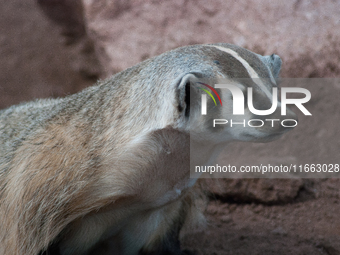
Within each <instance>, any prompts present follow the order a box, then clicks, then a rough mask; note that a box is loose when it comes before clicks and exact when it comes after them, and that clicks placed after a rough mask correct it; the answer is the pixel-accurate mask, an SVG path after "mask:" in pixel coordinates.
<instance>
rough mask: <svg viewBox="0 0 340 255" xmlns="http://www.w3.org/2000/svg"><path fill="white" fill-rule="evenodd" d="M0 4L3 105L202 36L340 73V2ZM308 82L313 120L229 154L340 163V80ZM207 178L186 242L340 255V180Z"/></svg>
mask: <svg viewBox="0 0 340 255" xmlns="http://www.w3.org/2000/svg"><path fill="white" fill-rule="evenodd" d="M0 13H1V15H0V26H1V28H2V29H1V32H0V54H1V60H2V61H1V63H0V109H1V108H4V107H7V106H9V105H12V104H16V103H19V102H22V101H27V100H32V99H34V98H41V97H50V96H53V97H58V96H65V95H67V94H70V93H75V92H77V91H79V90H81V89H82V88H84V87H87V86H90V85H92V84H93V83H94V82H95V81H96V80H97V79H98V78H99V77H100V78H106V77H108V76H109V75H111V74H113V73H116V72H118V71H121V70H123V69H125V68H127V67H129V66H131V65H134V64H136V63H138V62H140V61H142V60H144V59H146V58H149V57H152V56H155V55H157V54H160V53H162V52H164V51H166V50H169V49H173V48H176V47H179V46H184V45H188V44H196V43H215V42H229V43H234V44H237V45H240V46H242V47H245V48H248V49H250V50H252V51H254V52H257V53H260V54H272V53H274V52H275V53H277V54H279V55H280V56H281V57H282V59H283V61H284V64H283V70H282V76H283V77H304V78H307V77H314V78H315V77H340V64H339V63H340V43H339V42H340V30H339V25H340V18H339V17H340V2H339V1H332V0H325V1H316V0H311V1H307V0H287V1H281V2H280V1H271V2H268V1H265V0H249V1H245V0H243V1H232V0H228V1H224V0H213V1H209V3H207V1H204V0H197V1H196V0H174V1H153V0H145V1H144V0H143V1H141V0H138V1H131V0H112V1H107V0H86V1H85V0H77V1H73V0H38V1H36V2H34V1H25V2H24V1H20V0H13V1H2V2H1V3H0ZM310 89H311V91H312V100H311V102H310V103H309V105H308V109H311V111H312V112H313V116H314V117H313V118H310V119H308V118H304V116H299V117H300V123H299V126H298V127H297V128H296V129H295V130H294V131H292V132H290V133H289V134H287V136H285V137H284V138H282V139H280V140H278V141H275V142H273V143H269V144H245V143H237V144H233V145H231V146H230V147H229V148H228V150H227V151H226V153H225V154H224V155H226V156H224V157H222V158H221V160H222V161H225V162H230V161H231V160H233V162H234V164H235V165H240V164H245V163H249V162H250V163H251V164H255V163H261V162H267V163H268V162H269V163H271V164H281V163H284V164H299V163H301V162H304V163H311V162H310V161H311V160H315V159H320V160H324V161H326V162H331V161H332V162H333V161H334V163H340V162H339V161H338V155H339V149H340V143H339V136H340V131H339V130H340V129H339V127H338V123H339V122H340V115H339V113H338V110H339V108H340V103H339V100H338V97H339V96H338V95H340V93H339V92H340V86H339V85H338V84H335V85H334V86H333V85H332V86H327V87H316V86H314V87H313V86H312V87H310ZM319 123H326V124H325V125H324V126H323V127H320V124H319ZM254 162H255V163H254ZM250 163H249V164H250ZM202 183H204V185H203V186H204V187H205V188H204V189H205V192H206V193H207V194H208V196H209V203H208V207H207V209H206V212H205V213H206V216H207V219H208V225H207V228H206V229H205V230H203V231H198V232H193V233H190V234H189V235H187V236H185V237H184V238H183V240H182V244H183V248H186V249H188V250H191V251H195V252H197V254H217V255H219V254H221V255H224V254H242V255H243V254H245V255H248V254H275V255H280V254H298V255H299V254H306V255H309V254H312V255H313V254H325V255H327V254H328V255H336V254H340V217H339V214H340V213H339V212H340V180H339V179H280V180H277V179H237V180H233V179H222V180H215V179H211V180H208V181H202Z"/></svg>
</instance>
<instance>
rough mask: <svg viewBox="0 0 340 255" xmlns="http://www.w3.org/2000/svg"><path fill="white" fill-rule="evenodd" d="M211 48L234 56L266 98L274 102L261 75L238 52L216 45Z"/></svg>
mask: <svg viewBox="0 0 340 255" xmlns="http://www.w3.org/2000/svg"><path fill="white" fill-rule="evenodd" d="M209 47H214V48H216V49H219V50H221V51H224V52H226V53H228V54H230V55H232V56H233V57H234V58H236V59H237V60H238V61H240V63H241V64H242V65H243V66H244V68H245V69H246V70H247V72H248V74H249V76H250V77H251V78H253V79H255V80H253V81H254V82H255V83H256V85H257V86H259V88H260V89H261V90H262V91H263V92H264V93H265V94H266V96H267V97H268V98H269V99H270V101H272V94H271V92H270V91H269V90H268V88H267V87H266V86H265V85H264V84H263V83H262V82H261V80H260V79H259V78H260V77H259V75H258V74H257V73H256V72H255V70H254V69H253V68H252V67H251V66H250V65H249V64H248V62H247V61H245V60H244V59H243V58H241V56H240V55H239V54H238V53H237V52H236V51H233V50H232V49H228V48H224V47H221V46H216V45H209Z"/></svg>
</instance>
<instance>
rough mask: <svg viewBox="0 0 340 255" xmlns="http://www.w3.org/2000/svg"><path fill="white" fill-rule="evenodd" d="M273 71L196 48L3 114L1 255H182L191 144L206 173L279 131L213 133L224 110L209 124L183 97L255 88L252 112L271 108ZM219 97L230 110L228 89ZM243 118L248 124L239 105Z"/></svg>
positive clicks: (189, 205)
mask: <svg viewBox="0 0 340 255" xmlns="http://www.w3.org/2000/svg"><path fill="white" fill-rule="evenodd" d="M280 67H281V59H280V58H279V57H278V56H277V55H271V56H260V55H258V54H255V53H252V52H250V51H248V50H245V49H243V48H240V47H237V46H235V45H230V44H224V43H222V44H210V45H193V46H187V47H182V48H178V49H175V50H172V51H169V52H166V53H164V54H162V55H159V56H157V57H154V58H152V59H148V60H146V61H144V62H142V63H140V64H138V65H136V66H133V67H131V68H129V69H127V70H125V71H123V72H120V73H118V74H116V75H114V76H113V77H111V78H109V79H107V80H106V81H103V82H99V83H98V84H97V85H95V86H93V87H89V88H87V89H85V90H83V91H81V92H79V93H77V94H74V95H70V96H67V97H65V98H59V99H46V100H45V99H44V100H37V101H34V102H29V103H24V104H21V105H17V106H12V107H10V108H8V109H5V110H2V111H0V144H1V147H0V191H1V193H0V194H1V195H0V254H4V255H38V254H61V255H71V254H72V255H85V254H124V255H125V254H128V255H130V254H131V255H132V254H181V250H180V246H179V241H178V236H179V232H180V230H181V228H182V226H183V225H184V224H185V223H186V221H188V220H189V219H190V218H191V217H192V215H191V214H193V213H195V210H194V209H193V204H194V203H193V196H194V194H193V192H192V186H193V185H194V183H195V179H191V178H189V169H190V164H189V161H190V158H189V157H190V136H191V140H192V143H191V145H192V146H193V145H194V148H193V149H194V150H196V151H197V152H201V153H198V154H199V155H196V156H195V155H193V158H196V159H195V160H197V162H198V164H199V165H204V164H205V163H206V162H208V161H209V160H210V159H211V157H213V156H214V155H215V154H216V153H215V152H216V151H218V150H220V148H221V147H223V146H224V145H225V144H226V143H227V142H228V141H230V140H244V141H267V140H272V139H273V138H277V137H279V136H280V135H282V134H283V132H284V131H285V130H286V129H284V128H282V127H279V128H277V127H276V128H271V126H270V123H269V124H266V125H264V126H262V127H257V128H244V129H241V128H236V129H235V128H230V127H228V126H227V125H220V126H219V127H218V128H216V130H214V129H212V128H211V125H210V124H209V125H210V126H209V125H207V122H210V121H211V118H223V119H224V118H226V117H228V116H227V115H228V114H229V115H231V111H230V110H216V111H215V112H214V116H213V117H209V116H208V115H206V116H204V115H202V114H201V107H200V101H199V100H197V102H196V101H195V102H191V103H190V93H192V94H193V93H197V91H199V90H198V88H197V86H198V85H197V84H200V83H204V84H207V85H210V86H211V87H213V86H214V84H217V83H220V81H221V80H223V79H226V80H229V81H230V82H233V83H235V84H237V86H239V87H240V88H241V89H245V88H246V87H249V86H252V87H253V89H254V96H253V98H254V105H255V106H256V107H257V108H258V109H261V107H262V109H268V108H270V102H271V99H270V97H271V91H272V88H273V87H277V84H276V78H277V77H278V74H279V71H280ZM238 78H248V81H247V82H244V84H242V82H240V81H239V80H238ZM259 78H267V79H265V80H264V81H263V82H259V81H255V79H259ZM252 79H253V80H252ZM252 81H253V82H252ZM216 90H217V92H218V93H219V96H220V99H221V103H223V109H228V107H229V109H230V107H231V106H232V96H231V94H230V91H228V90H226V89H216ZM208 91H209V90H208ZM211 102H212V101H211ZM210 106H211V105H210V103H209V104H208V108H210ZM279 108H280V105H278V109H279ZM220 109H222V108H220ZM275 114H276V115H275ZM220 115H221V116H220ZM273 115H275V119H280V118H282V117H281V116H278V114H277V111H276V112H275V113H273ZM287 115H289V117H286V118H289V119H295V118H296V116H295V115H294V113H292V112H291V111H288V113H287ZM207 116H208V117H207ZM245 116H246V118H252V117H254V115H253V114H251V113H250V111H249V109H248V108H247V107H246V106H245ZM229 117H230V116H229ZM208 129H209V130H208ZM206 131H209V132H210V136H211V137H210V138H211V139H212V140H213V145H212V146H207V148H205V147H204V143H202V141H201V140H202V139H206V138H204V135H203V133H206ZM211 134H213V135H211ZM213 136H215V137H213ZM210 138H209V139H210ZM216 148H219V149H216ZM203 155H204V156H203Z"/></svg>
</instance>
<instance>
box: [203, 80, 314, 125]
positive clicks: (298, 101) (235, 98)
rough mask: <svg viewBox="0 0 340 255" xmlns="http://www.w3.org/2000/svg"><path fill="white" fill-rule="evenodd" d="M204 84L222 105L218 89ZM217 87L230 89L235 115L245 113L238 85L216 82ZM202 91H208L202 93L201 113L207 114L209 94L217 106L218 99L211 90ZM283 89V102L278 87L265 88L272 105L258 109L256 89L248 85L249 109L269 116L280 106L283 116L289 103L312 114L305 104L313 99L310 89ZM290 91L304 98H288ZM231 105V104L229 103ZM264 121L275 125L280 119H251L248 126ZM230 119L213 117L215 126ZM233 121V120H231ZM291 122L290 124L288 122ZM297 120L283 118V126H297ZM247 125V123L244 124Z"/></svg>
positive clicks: (243, 98)
mask: <svg viewBox="0 0 340 255" xmlns="http://www.w3.org/2000/svg"><path fill="white" fill-rule="evenodd" d="M199 84H202V85H204V86H205V87H207V88H209V89H210V90H211V91H212V92H213V93H214V94H215V95H216V97H217V98H218V100H219V101H220V104H221V106H220V107H222V100H221V97H220V95H219V94H218V93H217V91H216V90H215V89H214V88H213V87H212V86H210V85H208V84H204V83H200V82H199ZM215 88H218V89H228V90H229V91H230V93H231V95H232V109H233V115H238V116H240V115H245V95H244V92H243V91H242V90H241V89H240V88H239V87H238V86H236V85H234V84H215ZM199 89H201V90H202V91H204V92H206V94H205V93H202V94H201V115H207V94H208V95H209V96H210V97H211V98H212V100H213V101H214V103H215V106H217V103H216V100H215V98H214V96H213V95H212V93H211V92H209V91H208V90H207V89H204V88H200V87H199ZM280 91H281V102H279V100H278V88H277V87H273V88H272V91H269V90H268V89H267V88H265V89H263V91H262V92H263V94H264V95H265V96H266V98H268V99H269V100H270V102H271V107H270V108H269V109H256V108H255V107H254V103H253V98H254V95H253V94H254V91H253V88H252V87H248V88H247V90H246V91H245V93H246V98H247V107H248V109H249V111H250V112H251V113H252V114H254V115H256V116H269V115H271V114H273V113H274V112H275V111H276V110H277V108H278V106H279V107H280V109H281V113H280V114H281V116H286V115H287V105H295V106H296V107H297V108H298V109H299V110H300V111H301V112H302V113H303V114H304V115H306V116H307V115H309V116H311V115H312V114H311V113H310V112H309V111H308V110H307V109H306V107H305V106H304V105H303V104H305V103H307V102H308V101H309V100H310V99H311V93H310V91H309V90H307V89H305V88H297V87H282V88H281V89H280ZM288 93H295V94H300V95H301V94H302V95H304V97H303V98H288V97H287V94H288ZM229 106H230V105H229ZM264 121H270V122H271V123H272V127H274V122H275V121H279V119H265V120H263V119H250V120H249V121H248V122H249V123H248V126H250V127H261V126H263V125H264ZM228 122H229V121H228V120H226V119H213V127H215V126H216V125H225V124H227V123H228ZM253 122H260V124H259V125H252V124H251V123H253ZM231 123H232V121H231ZM287 123H289V125H288V124H287ZM297 123H298V122H297V120H294V119H284V120H281V125H282V126H283V127H295V126H297ZM244 127H245V124H244Z"/></svg>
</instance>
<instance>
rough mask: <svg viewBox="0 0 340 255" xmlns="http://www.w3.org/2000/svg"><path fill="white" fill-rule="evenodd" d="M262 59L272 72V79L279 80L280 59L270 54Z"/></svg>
mask: <svg viewBox="0 0 340 255" xmlns="http://www.w3.org/2000/svg"><path fill="white" fill-rule="evenodd" d="M264 59H265V62H266V64H267V66H269V68H270V70H271V71H272V74H273V77H274V78H275V79H277V78H279V74H280V70H281V65H282V60H281V58H280V57H279V56H278V55H276V54H272V55H270V56H265V57H264Z"/></svg>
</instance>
